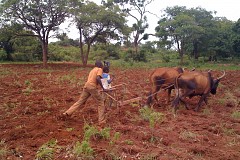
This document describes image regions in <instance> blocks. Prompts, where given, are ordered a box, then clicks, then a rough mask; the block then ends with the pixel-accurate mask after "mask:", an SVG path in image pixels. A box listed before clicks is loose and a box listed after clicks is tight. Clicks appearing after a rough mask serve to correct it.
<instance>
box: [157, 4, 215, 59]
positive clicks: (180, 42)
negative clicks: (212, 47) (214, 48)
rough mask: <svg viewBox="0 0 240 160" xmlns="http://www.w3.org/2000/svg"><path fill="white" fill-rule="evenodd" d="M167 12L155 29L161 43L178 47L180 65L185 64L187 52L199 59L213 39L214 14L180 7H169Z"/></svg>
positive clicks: (198, 9) (200, 9) (169, 46)
mask: <svg viewBox="0 0 240 160" xmlns="http://www.w3.org/2000/svg"><path fill="white" fill-rule="evenodd" d="M165 12H166V15H163V18H162V19H161V20H160V21H159V23H158V24H159V25H158V26H157V27H156V29H155V30H156V32H157V36H158V37H159V38H160V41H161V43H162V44H163V45H164V44H165V45H167V46H168V48H171V47H173V46H175V45H176V46H177V50H178V53H179V56H180V59H181V60H180V63H183V55H184V53H185V52H186V51H188V52H190V53H191V54H192V55H193V56H194V58H195V59H198V57H199V53H200V52H201V51H203V50H204V49H205V50H206V47H207V46H208V43H209V41H210V40H211V39H212V37H213V36H212V35H213V33H212V31H213V29H214V25H213V24H214V23H213V16H212V15H211V14H212V12H208V11H206V10H205V9H202V8H199V7H198V8H191V9H186V7H179V6H175V7H172V8H170V7H167V8H166V10H165Z"/></svg>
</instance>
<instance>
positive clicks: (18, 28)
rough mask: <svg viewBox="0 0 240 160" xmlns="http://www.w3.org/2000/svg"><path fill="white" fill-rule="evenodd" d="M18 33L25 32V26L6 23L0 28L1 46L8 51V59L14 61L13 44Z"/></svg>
mask: <svg viewBox="0 0 240 160" xmlns="http://www.w3.org/2000/svg"><path fill="white" fill-rule="evenodd" d="M18 33H23V26H22V25H20V24H17V23H13V24H11V25H9V24H4V25H2V26H1V29H0V48H3V49H4V50H5V52H6V53H7V58H6V60H8V61H12V60H13V58H12V53H13V52H14V48H13V44H14V41H13V40H14V38H16V36H17V35H18Z"/></svg>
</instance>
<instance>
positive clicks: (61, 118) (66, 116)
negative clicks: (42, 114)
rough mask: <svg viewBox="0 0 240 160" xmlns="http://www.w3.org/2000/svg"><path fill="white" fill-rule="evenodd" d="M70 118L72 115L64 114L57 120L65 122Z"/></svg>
mask: <svg viewBox="0 0 240 160" xmlns="http://www.w3.org/2000/svg"><path fill="white" fill-rule="evenodd" d="M69 118H70V115H68V114H67V113H62V114H60V115H59V116H57V119H59V120H64V121H65V120H67V119H69Z"/></svg>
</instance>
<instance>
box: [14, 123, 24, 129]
mask: <svg viewBox="0 0 240 160" xmlns="http://www.w3.org/2000/svg"><path fill="white" fill-rule="evenodd" d="M24 127H26V126H25V124H21V125H18V126H16V127H15V128H16V129H22V128H24Z"/></svg>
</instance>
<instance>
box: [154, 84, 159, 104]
mask: <svg viewBox="0 0 240 160" xmlns="http://www.w3.org/2000/svg"><path fill="white" fill-rule="evenodd" d="M159 90H160V86H156V87H155V90H154V92H153V94H154V96H153V97H154V99H155V101H156V103H157V104H158V98H157V92H158V91H159Z"/></svg>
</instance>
